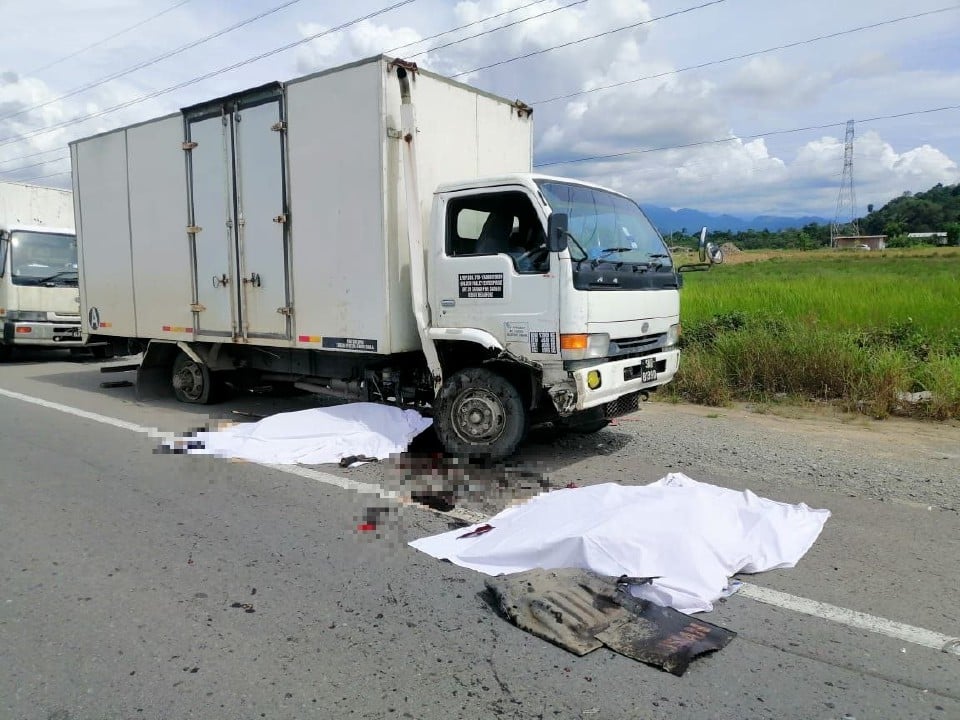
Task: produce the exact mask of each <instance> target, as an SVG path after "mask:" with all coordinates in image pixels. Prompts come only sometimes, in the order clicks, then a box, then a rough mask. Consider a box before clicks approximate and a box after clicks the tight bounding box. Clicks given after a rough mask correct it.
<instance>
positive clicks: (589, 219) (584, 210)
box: [537, 180, 671, 268]
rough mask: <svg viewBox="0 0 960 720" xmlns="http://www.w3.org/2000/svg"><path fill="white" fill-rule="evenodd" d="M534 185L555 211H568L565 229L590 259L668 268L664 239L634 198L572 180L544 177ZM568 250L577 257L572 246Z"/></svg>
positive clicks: (669, 263)
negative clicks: (545, 178) (573, 182)
mask: <svg viewBox="0 0 960 720" xmlns="http://www.w3.org/2000/svg"><path fill="white" fill-rule="evenodd" d="M537 185H538V186H539V187H540V189H541V191H542V192H543V194H544V196H545V197H546V200H547V203H548V204H549V205H550V208H551V209H552V210H553V211H554V212H560V213H566V214H567V217H568V228H567V229H568V230H569V232H570V234H571V235H572V236H573V238H574V239H575V240H576V241H577V243H578V244H579V245H580V247H581V248H582V249H583V251H584V252H586V253H587V257H588V258H589V259H590V260H592V261H598V262H611V263H644V264H649V265H650V266H653V267H662V268H669V267H671V262H670V255H669V253H668V252H667V248H666V245H664V242H663V239H662V238H661V237H660V234H659V233H658V232H657V230H656V228H655V227H654V226H653V225H652V224H651V223H650V221H649V220H648V219H647V216H646V215H644V213H643V211H642V210H641V209H640V207H639V206H638V205H637V204H636V203H634V202H633V201H631V200H628V199H627V198H625V197H623V196H621V195H615V194H613V193H609V192H605V191H603V190H596V189H594V188H589V187H584V186H583V185H574V184H572V183H562V182H555V181H546V180H543V181H538V182H537ZM571 252H573V253H575V254H574V259H580V258H579V257H577V253H576V251H574V250H573V248H571Z"/></svg>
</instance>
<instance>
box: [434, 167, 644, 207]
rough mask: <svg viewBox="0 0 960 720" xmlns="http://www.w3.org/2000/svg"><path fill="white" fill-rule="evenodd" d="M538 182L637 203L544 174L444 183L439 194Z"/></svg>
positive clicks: (532, 185)
mask: <svg viewBox="0 0 960 720" xmlns="http://www.w3.org/2000/svg"><path fill="white" fill-rule="evenodd" d="M537 181H541V182H542V181H547V182H561V183H567V184H568V185H579V186H581V187H585V188H590V189H591V190H602V191H604V192H610V193H613V194H615V195H620V196H621V197H624V198H626V199H628V200H630V201H631V202H635V201H634V200H633V199H632V198H630V197H629V196H628V195H624V194H623V193H620V192H617V191H616V190H611V189H610V188H608V187H604V186H602V185H596V184H594V183H591V182H586V181H585V180H576V179H574V178H567V177H557V176H554V175H544V174H542V173H512V174H510V175H498V176H495V177H487V178H474V179H472V180H463V181H457V182H453V183H444V184H442V185H440V186H438V187H437V192H457V191H459V190H474V189H477V188H486V187H498V186H500V185H524V186H525V187H528V188H530V189H535V183H536V182H537Z"/></svg>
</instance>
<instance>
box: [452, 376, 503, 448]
mask: <svg viewBox="0 0 960 720" xmlns="http://www.w3.org/2000/svg"><path fill="white" fill-rule="evenodd" d="M452 415H453V418H452V419H453V429H454V432H456V433H457V436H458V437H459V438H460V439H461V440H463V441H465V442H468V443H492V442H495V441H496V440H497V439H499V437H500V436H501V435H503V431H504V429H505V427H506V422H507V415H506V412H505V411H504V409H503V403H502V402H500V398H498V397H497V396H496V395H495V394H493V393H492V392H490V391H489V390H482V389H478V388H471V389H470V390H467V391H466V392H465V393H463V394H462V395H460V397H458V398H457V401H456V402H455V403H454V405H453V411H452Z"/></svg>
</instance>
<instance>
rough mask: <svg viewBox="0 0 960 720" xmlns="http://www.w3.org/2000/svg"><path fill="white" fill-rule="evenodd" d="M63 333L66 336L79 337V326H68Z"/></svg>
mask: <svg viewBox="0 0 960 720" xmlns="http://www.w3.org/2000/svg"><path fill="white" fill-rule="evenodd" d="M63 334H64V335H65V336H66V337H75V338H78V337H80V328H69V329H68V330H65V331H64V333H63Z"/></svg>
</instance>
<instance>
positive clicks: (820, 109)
mask: <svg viewBox="0 0 960 720" xmlns="http://www.w3.org/2000/svg"><path fill="white" fill-rule="evenodd" d="M396 1H397V0H377V1H371V0H352V1H351V2H342V1H341V0H325V1H322V2H321V1H320V0H298V1H297V2H293V3H292V4H291V5H290V6H289V7H286V8H284V9H282V10H279V11H277V12H275V13H273V14H271V15H269V16H268V17H265V18H263V19H261V20H259V21H256V22H253V23H251V24H249V25H247V26H246V27H244V28H242V29H238V30H235V31H233V32H230V33H227V34H225V35H223V36H222V37H219V38H217V39H214V40H211V41H209V42H204V43H202V44H200V45H198V46H197V47H194V48H192V49H190V50H188V51H185V52H181V53H178V54H176V55H174V56H172V57H170V58H168V59H165V60H163V61H160V62H157V63H155V64H153V65H151V66H149V67H146V68H143V69H141V70H138V71H136V72H133V73H130V74H128V75H125V76H124V77H122V78H117V79H115V80H111V81H109V82H107V83H104V84H102V85H99V86H98V87H96V88H92V89H90V90H86V91H84V92H80V93H76V94H74V95H72V96H71V97H69V98H64V99H62V100H58V99H57V98H59V97H60V96H62V95H64V94H67V93H70V92H71V91H73V90H75V89H77V88H80V87H82V86H84V85H86V84H88V83H91V82H95V81H97V80H100V79H102V78H104V77H105V76H108V75H110V74H112V73H116V72H118V71H122V70H124V69H126V68H128V67H131V66H134V65H136V64H138V63H141V62H144V61H146V60H149V59H151V58H153V57H155V56H157V55H159V54H161V53H165V52H169V51H171V50H174V49H176V48H178V47H180V46H182V45H184V44H186V43H189V42H192V41H196V40H200V39H202V38H204V37H205V36H207V35H210V34H211V33H214V32H217V31H220V30H222V29H224V28H226V27H228V26H230V25H231V24H233V23H236V22H239V21H241V20H244V19H246V18H249V17H251V16H253V15H256V14H258V13H260V12H264V11H266V10H268V9H270V8H273V7H276V6H279V5H281V4H282V3H283V0H243V1H241V2H231V3H222V2H218V1H217V0H188V1H186V2H183V0H86V1H85V2H84V3H76V2H67V1H66V0H35V1H34V2H27V1H26V0H13V1H12V2H8V3H5V4H4V7H3V16H4V26H5V30H6V32H5V38H4V43H3V44H0V179H5V180H12V179H25V180H26V179H31V180H32V181H34V182H37V183H41V184H59V185H62V186H65V185H66V184H67V183H68V182H69V175H66V174H62V173H64V172H65V171H68V170H69V162H68V161H66V160H62V159H59V158H62V157H63V156H64V155H66V152H67V150H66V144H67V143H68V142H69V141H70V140H72V139H74V138H76V137H83V136H86V135H90V134H93V133H95V132H100V131H102V130H106V129H110V128H113V127H118V126H121V125H125V124H129V123H133V122H138V121H141V120H144V119H147V118H150V117H154V116H157V115H160V114H165V113H167V112H170V111H172V110H176V109H178V108H180V107H183V106H186V105H189V104H191V103H194V102H198V101H200V100H203V99H205V98H208V97H214V96H218V95H222V94H224V93H226V92H230V91H234V90H238V89H242V88H245V87H252V86H255V85H258V84H260V83H263V82H266V81H269V80H286V79H290V78H293V77H296V76H298V75H301V74H304V73H306V72H310V71H312V70H317V69H322V68H326V67H331V66H335V65H338V64H341V63H343V62H348V61H350V60H353V59H357V58H359V57H365V56H368V55H373V54H376V53H378V52H382V51H386V50H390V49H391V48H394V47H396V46H398V45H402V44H404V43H408V42H413V41H419V40H421V39H422V38H425V37H428V36H431V35H433V34H436V33H440V32H444V31H446V30H449V29H451V28H454V27H457V26H461V25H464V24H466V23H469V22H474V21H478V20H480V21H483V22H481V23H480V24H478V25H476V26H474V27H471V28H469V29H467V30H463V31H460V32H458V33H455V34H452V35H448V36H444V37H443V38H440V39H437V40H432V41H427V42H422V43H419V44H416V45H413V46H411V47H409V48H407V49H406V50H404V51H403V52H401V53H398V54H400V55H413V54H415V53H419V52H421V51H423V50H429V49H431V48H433V47H435V46H436V45H438V44H443V43H447V42H450V41H451V40H457V39H460V38H463V37H464V36H465V35H472V34H475V33H476V32H478V31H480V30H487V29H494V28H497V27H499V26H501V25H505V24H507V23H515V22H517V21H522V22H519V23H517V24H515V25H513V26H512V27H509V28H505V29H502V30H498V31H495V32H491V33H489V34H486V35H484V36H483V37H480V38H476V39H474V40H470V41H467V42H462V43H459V44H456V45H454V46H451V47H449V48H444V49H439V50H433V51H431V52H428V53H426V54H425V55H420V56H419V57H417V58H416V60H417V62H419V63H420V64H421V65H422V66H424V67H426V68H428V69H431V70H435V71H437V72H441V73H444V74H455V73H460V72H463V71H465V70H470V69H472V68H476V67H479V66H482V65H486V64H489V63H492V62H497V61H500V60H504V59H509V58H512V57H516V56H518V55H523V54H526V53H530V52H537V51H541V50H545V49H547V48H550V47H552V46H556V45H559V44H562V43H568V42H575V41H577V40H579V39H580V38H583V37H585V36H587V35H591V34H596V33H602V32H606V31H610V30H614V29H616V28H620V27H623V26H626V25H631V24H636V23H642V22H644V21H650V20H653V21H652V22H648V23H646V24H643V25H639V26H637V27H634V28H632V29H627V30H622V31H618V32H612V33H610V34H607V35H605V36H604V37H602V38H600V39H596V40H591V41H588V42H580V43H576V44H574V45H571V46H570V47H566V48H563V49H558V50H554V51H548V52H543V53H540V54H537V55H536V56H535V57H531V58H528V59H525V60H519V61H516V62H511V63H508V64H505V65H503V66H500V67H497V68H493V69H490V70H483V71H480V72H477V73H473V74H469V75H467V76H464V77H461V78H460V79H461V80H464V81H467V82H470V83H471V84H475V85H477V86H479V87H481V88H483V89H486V90H490V91H493V92H496V93H499V94H502V95H505V96H507V97H510V98H520V99H523V100H526V101H534V100H542V99H548V98H552V97H556V96H558V95H564V94H569V93H574V92H579V91H583V90H590V89H592V88H596V87H598V86H601V85H607V84H612V83H621V82H624V81H629V80H633V79H635V78H638V77H643V76H648V75H657V74H665V75H663V76H662V77H659V78H656V79H651V80H645V81H642V82H632V83H628V84H625V85H622V86H620V87H618V88H614V89H610V90H603V91H596V92H591V93H587V94H584V95H580V96H578V97H574V98H570V99H567V100H562V101H557V102H552V103H546V104H543V105H535V114H534V125H535V137H536V155H535V162H537V163H548V162H553V161H557V160H564V159H569V158H581V157H585V156H594V155H608V154H617V153H624V152H628V153H629V152H630V151H634V150H643V149H649V148H663V147H668V148H675V146H678V145H686V144H691V143H701V142H703V141H709V140H717V139H722V138H732V139H731V140H729V141H727V142H722V143H713V144H706V145H699V146H696V147H689V148H675V149H668V150H660V151H656V152H645V153H637V154H627V155H623V156H621V157H618V158H615V159H608V160H598V161H595V162H581V163H574V164H568V165H550V166H548V167H544V168H543V169H544V170H545V171H549V172H550V173H551V174H563V175H571V176H573V177H582V178H585V179H589V180H592V181H594V182H599V183H601V184H604V185H608V186H613V187H615V188H617V189H620V190H622V191H625V192H627V193H629V194H630V195H632V196H633V197H635V198H636V199H637V200H638V201H639V202H641V203H650V204H657V205H666V206H670V207H694V208H697V209H700V210H705V211H712V212H727V213H731V214H737V215H743V216H750V215H755V214H778V215H800V214H816V215H821V216H826V217H830V216H832V214H833V211H834V209H835V205H836V197H837V192H838V189H839V182H840V171H841V168H842V151H843V147H842V142H843V131H844V128H843V123H844V122H845V121H846V120H847V119H854V120H857V126H856V130H857V140H856V146H855V162H854V178H855V182H856V194H857V200H858V208H859V210H860V212H861V213H863V212H864V211H865V208H866V206H867V204H868V203H874V204H876V205H880V204H882V203H884V202H886V201H887V200H889V199H890V198H892V197H894V196H896V195H899V194H900V193H902V192H903V191H906V190H910V191H920V190H925V189H927V188H928V187H930V186H931V185H933V184H935V183H937V182H943V183H956V182H960V169H958V161H960V131H958V127H960V110H947V111H943V112H937V113H929V114H925V115H911V116H908V117H903V118H898V119H889V120H876V121H867V120H866V118H871V117H878V116H883V115H892V114H899V113H912V112H915V111H918V110H926V109H930V108H936V107H942V106H947V105H960V70H958V68H960V43H958V40H960V9H956V7H955V6H951V4H950V3H948V2H946V1H945V0H917V1H916V2H914V3H909V4H907V3H903V2H902V0H870V1H869V2H868V1H866V0H849V1H848V2H837V1H836V0H830V1H828V0H806V1H803V0H777V1H776V2H771V1H770V0H724V1H722V2H716V3H714V4H710V5H707V6H705V7H701V8H699V9H695V10H690V11H689V12H686V13H683V14H679V15H676V16H674V17H669V18H665V19H662V20H656V18H658V17H660V16H663V15H667V14H670V13H675V12H677V11H681V10H685V9H688V8H693V7H695V6H698V5H705V4H706V3H708V2H709V1H710V0H647V1H646V2H639V1H637V0H585V1H582V2H576V0H540V2H533V0H464V1H462V2H447V1H445V0H415V1H414V2H411V3H409V4H407V5H404V6H403V7H400V8H397V9H395V10H392V11H391V12H388V13H385V14H382V15H379V16H377V17H376V18H374V19H372V20H368V21H364V22H362V23H359V24H355V25H352V26H351V27H350V28H348V29H347V30H344V31H342V32H339V33H336V34H332V35H327V36H324V37H322V38H319V39H317V40H314V41H312V42H309V43H304V44H301V45H299V46H298V47H296V48H294V49H291V50H287V51H285V52H282V53H278V54H276V55H273V56H272V57H269V58H266V59H263V60H260V61H258V62H255V63H251V64H248V65H245V66H244V67H242V68H239V69H237V70H233V71H231V72H228V73H224V74H221V75H218V76H217V77H214V78H211V79H209V80H205V81H203V82H199V83H195V84H192V85H189V86H188V87H185V88H182V89H180V90H177V91H175V92H171V93H166V94H164V95H161V96H159V97H157V98H154V99H152V100H148V101H145V102H140V103H137V104H134V105H131V106H130V107H127V108H124V109H122V110H118V111H115V112H110V113H108V114H106V115H104V116H102V117H98V118H95V119H92V120H89V121H86V122H82V123H75V124H70V125H68V126H66V127H64V128H62V129H60V130H56V131H53V132H43V133H42V134H38V135H34V136H33V137H30V138H28V139H23V140H18V138H21V137H22V135H23V134H25V133H30V132H35V131H37V130H43V129H44V128H47V127H49V126H50V125H53V124H55V123H60V122H69V121H71V120H72V119H73V118H76V117H78V116H82V115H86V114H91V113H97V112H99V111H102V110H103V109H105V108H109V107H112V106H114V105H117V104H120V103H123V102H125V101H127V100H130V99H135V98H138V97H141V96H143V95H145V94H148V93H150V92H153V91H156V90H159V89H163V88H166V87H169V86H171V85H174V84H178V83H181V82H186V81H188V80H190V79H192V78H195V77H197V76H198V75H201V74H204V73H206V72H210V71H213V70H216V69H219V68H221V67H225V66H227V65H230V64H231V63H234V62H237V61H240V60H243V59H246V58H249V57H251V56H254V55H257V54H259V53H262V52H266V51H268V50H271V49H273V48H276V47H279V46H282V45H284V44H287V43H291V42H295V41H298V40H302V39H304V38H306V37H307V36H309V35H312V34H315V33H318V32H322V31H324V30H325V29H328V28H331V27H333V26H336V25H339V24H341V23H343V22H346V21H349V20H352V19H355V18H357V17H359V16H361V15H364V14H366V13H370V12H374V11H376V10H379V9H382V8H384V7H387V6H389V5H392V4H394V3H395V2H396ZM522 6H527V7H522ZM564 6H569V7H564ZM949 7H953V8H954V9H952V10H950V11H947V12H941V13H937V14H934V15H931V16H928V17H923V18H917V19H912V20H904V21H900V22H895V23H892V24H889V25H885V26H882V27H877V28H873V29H870V30H864V31H860V32H855V33H851V34H848V35H844V36H843V37H839V38H834V39H825V40H820V41H816V42H811V43H809V44H805V45H802V46H800V47H795V48H790V49H785V50H780V51H777V52H771V53H767V54H764V55H760V56H757V57H753V58H749V59H743V60H736V61H732V62H723V63H719V64H715V65H712V66H709V67H705V68H702V69H697V70H690V71H684V72H675V71H677V70H678V69H681V68H685V67H689V66H692V65H700V64H704V63H711V62H714V61H716V60H721V59H724V58H728V57H731V56H734V55H740V54H745V53H751V52H756V51H760V50H764V49H766V48H770V47H773V46H778V45H784V44H789V43H794V42H802V41H806V40H810V39H812V38H815V37H817V36H820V35H825V34H828V33H835V32H840V31H845V30H848V29H852V28H856V27H858V26H863V25H869V24H873V23H881V22H885V21H890V20H893V19H896V18H899V17H902V16H905V15H911V14H915V13H923V12H929V11H934V10H938V9H941V8H949ZM169 8H173V9H170V10H169V12H166V13H164V14H162V15H161V16H159V17H157V18H155V19H152V20H150V21H149V22H145V23H144V24H142V25H140V26H139V27H137V28H136V29H134V30H132V31H129V32H125V33H123V34H121V35H119V36H118V37H115V38H112V39H110V40H107V41H106V42H102V43H101V44H98V45H97V46H96V47H94V48H92V49H89V50H84V51H82V52H78V53H77V54H76V55H75V56H73V57H70V58H69V59H67V60H65V61H63V62H59V63H57V64H55V65H52V66H50V67H47V66H49V65H50V64H51V63H54V62H55V61H57V60H59V59H61V58H64V57H65V56H67V55H70V54H72V53H75V52H76V51H78V50H82V49H83V48H85V47H87V46H88V45H91V44H93V43H98V42H100V41H102V40H103V39H104V38H107V37H108V36H110V35H113V34H115V33H118V32H120V31H122V30H124V29H125V28H128V27H130V26H132V25H134V24H136V23H140V22H142V21H144V20H146V19H147V18H150V17H151V16H153V15H156V14H158V13H160V12H162V11H163V10H165V9H169ZM551 10H553V11H554V12H550V13H549V14H545V15H543V16H542V17H533V16H535V15H539V14H541V13H546V12H548V11H551ZM500 13H506V14H503V15H501V16H500V17H497V18H495V19H489V20H484V19H485V18H489V17H490V16H492V15H495V14H500ZM18 27H19V28H22V31H21V32H13V33H11V32H10V31H9V30H10V28H18ZM671 73H672V74H671ZM51 101H53V102H51ZM41 104H43V105H44V106H43V107H39V108H36V109H30V108H32V107H33V106H37V105H41ZM24 110H26V112H24ZM827 124H832V126H831V127H828V128H824V129H819V130H813V131H807V132H796V133H788V134H780V135H768V136H765V137H760V138H752V137H749V136H753V135H755V134H758V133H763V132H766V131H771V130H781V129H784V130H787V129H795V128H800V127H806V126H812V125H827ZM41 152H42V153H44V154H43V155H37V153H41ZM27 156H31V157H27ZM40 163H43V164H40ZM58 173H61V174H58Z"/></svg>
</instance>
